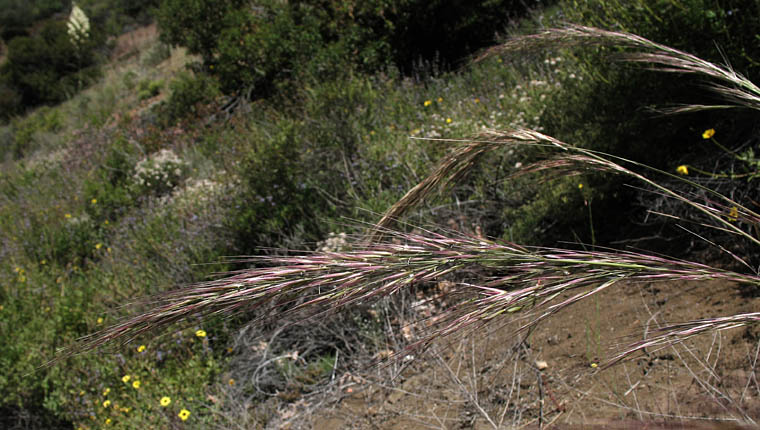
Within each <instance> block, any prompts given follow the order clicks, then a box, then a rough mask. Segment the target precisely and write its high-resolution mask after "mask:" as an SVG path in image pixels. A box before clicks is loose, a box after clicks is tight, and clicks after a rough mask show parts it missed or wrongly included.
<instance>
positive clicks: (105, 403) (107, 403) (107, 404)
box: [103, 400, 111, 408]
mask: <svg viewBox="0 0 760 430" xmlns="http://www.w3.org/2000/svg"><path fill="white" fill-rule="evenodd" d="M109 406H111V401H110V400H106V401H105V402H103V407H104V408H107V407H109Z"/></svg>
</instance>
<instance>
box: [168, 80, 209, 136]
mask: <svg viewBox="0 0 760 430" xmlns="http://www.w3.org/2000/svg"><path fill="white" fill-rule="evenodd" d="M169 91H170V94H169V98H168V100H167V101H166V103H164V104H163V105H162V106H161V108H160V116H161V117H162V118H163V119H164V121H165V122H166V123H169V124H174V123H176V122H177V121H179V120H181V119H183V118H186V117H188V116H197V115H198V114H199V113H200V111H199V108H200V106H202V105H206V104H209V103H211V102H213V101H214V100H215V99H216V98H217V97H218V96H219V85H218V83H217V81H216V79H214V78H212V77H210V76H208V75H206V74H190V73H187V72H183V73H180V74H179V75H178V76H177V78H175V79H174V80H173V81H171V82H170V83H169Z"/></svg>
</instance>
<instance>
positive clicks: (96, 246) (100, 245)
mask: <svg viewBox="0 0 760 430" xmlns="http://www.w3.org/2000/svg"><path fill="white" fill-rule="evenodd" d="M102 247H103V244H102V243H96V244H95V249H100V248H102Z"/></svg>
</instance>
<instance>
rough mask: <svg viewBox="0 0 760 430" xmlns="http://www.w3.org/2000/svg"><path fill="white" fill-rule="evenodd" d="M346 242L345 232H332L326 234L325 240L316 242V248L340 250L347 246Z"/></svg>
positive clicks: (327, 250) (324, 250) (326, 250)
mask: <svg viewBox="0 0 760 430" xmlns="http://www.w3.org/2000/svg"><path fill="white" fill-rule="evenodd" d="M348 246H349V245H348V242H347V241H346V233H343V232H341V233H338V234H335V233H332V232H330V234H329V235H328V236H327V239H326V240H323V241H321V242H317V250H319V251H321V252H340V251H343V250H344V249H346V248H348Z"/></svg>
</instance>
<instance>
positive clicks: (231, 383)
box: [227, 378, 235, 386]
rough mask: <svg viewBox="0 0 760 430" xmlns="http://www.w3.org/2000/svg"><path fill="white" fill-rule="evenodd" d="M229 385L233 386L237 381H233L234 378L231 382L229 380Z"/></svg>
mask: <svg viewBox="0 0 760 430" xmlns="http://www.w3.org/2000/svg"><path fill="white" fill-rule="evenodd" d="M227 383H228V384H229V385H230V386H232V385H235V380H234V379H232V378H230V380H229V381H227Z"/></svg>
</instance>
